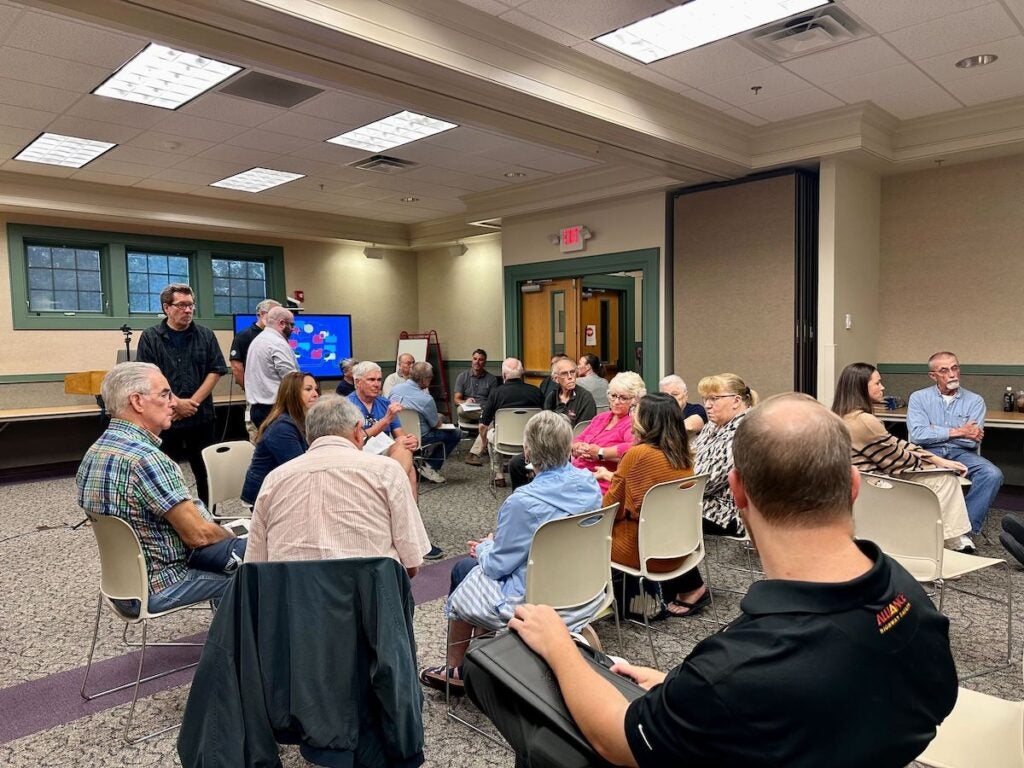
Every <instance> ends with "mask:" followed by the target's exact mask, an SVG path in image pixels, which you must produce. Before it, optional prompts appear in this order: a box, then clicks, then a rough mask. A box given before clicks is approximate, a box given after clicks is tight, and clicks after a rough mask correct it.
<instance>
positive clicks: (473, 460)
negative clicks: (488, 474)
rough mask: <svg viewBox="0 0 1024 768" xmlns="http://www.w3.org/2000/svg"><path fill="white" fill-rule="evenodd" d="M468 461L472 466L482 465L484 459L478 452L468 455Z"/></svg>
mask: <svg viewBox="0 0 1024 768" xmlns="http://www.w3.org/2000/svg"><path fill="white" fill-rule="evenodd" d="M466 463H467V464H469V466H471V467H482V466H483V465H484V460H483V459H482V458H481V457H480V456H479V455H478V454H475V453H471V454H469V456H467V457H466Z"/></svg>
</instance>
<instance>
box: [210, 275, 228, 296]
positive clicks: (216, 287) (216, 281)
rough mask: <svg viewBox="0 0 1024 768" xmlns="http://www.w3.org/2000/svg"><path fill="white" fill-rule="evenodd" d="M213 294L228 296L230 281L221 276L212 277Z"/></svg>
mask: <svg viewBox="0 0 1024 768" xmlns="http://www.w3.org/2000/svg"><path fill="white" fill-rule="evenodd" d="M213 295H214V296H230V295H231V281H230V280H228V279H226V278H223V277H215V278H213Z"/></svg>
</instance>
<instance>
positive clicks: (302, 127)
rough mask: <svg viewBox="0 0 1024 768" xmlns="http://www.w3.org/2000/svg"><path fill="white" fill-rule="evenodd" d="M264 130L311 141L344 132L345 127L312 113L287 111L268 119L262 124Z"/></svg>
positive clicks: (321, 139) (324, 139)
mask: <svg viewBox="0 0 1024 768" xmlns="http://www.w3.org/2000/svg"><path fill="white" fill-rule="evenodd" d="M317 98H322V97H319V96H318V97H317ZM260 127H261V128H263V130H265V131H273V132H274V133H283V134H286V135H288V136H299V137H300V138H303V139H310V140H311V141H326V140H327V139H329V138H331V137H332V136H337V135H338V134H339V133H344V132H345V129H344V128H342V127H341V126H339V124H338V123H337V122H334V121H330V120H323V119H321V118H319V117H313V116H312V115H307V114H300V113H299V112H297V111H292V112H287V113H285V114H283V115H281V116H280V117H275V118H274V119H273V120H268V121H267V122H265V123H263V125H262V126H260Z"/></svg>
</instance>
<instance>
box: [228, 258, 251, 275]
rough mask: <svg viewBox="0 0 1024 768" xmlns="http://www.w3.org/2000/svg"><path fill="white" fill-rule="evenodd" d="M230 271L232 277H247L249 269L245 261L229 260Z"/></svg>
mask: <svg viewBox="0 0 1024 768" xmlns="http://www.w3.org/2000/svg"><path fill="white" fill-rule="evenodd" d="M228 268H229V270H230V271H229V273H228V274H230V275H231V276H232V277H245V273H246V271H247V269H246V266H245V262H244V261H229V262H228Z"/></svg>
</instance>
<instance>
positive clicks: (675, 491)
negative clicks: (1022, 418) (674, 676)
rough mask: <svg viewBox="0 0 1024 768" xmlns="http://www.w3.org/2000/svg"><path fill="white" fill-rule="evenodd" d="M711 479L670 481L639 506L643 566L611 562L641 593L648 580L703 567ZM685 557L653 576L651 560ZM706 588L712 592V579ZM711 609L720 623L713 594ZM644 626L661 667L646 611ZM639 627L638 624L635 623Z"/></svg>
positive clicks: (654, 489)
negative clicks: (706, 501) (707, 492)
mask: <svg viewBox="0 0 1024 768" xmlns="http://www.w3.org/2000/svg"><path fill="white" fill-rule="evenodd" d="M707 482H708V476H707V475H706V474H705V475H694V476H693V477H687V478H684V479H682V480H670V481H668V482H666V483H658V484H657V485H653V486H651V487H650V488H649V489H648V491H647V493H646V494H644V500H643V503H642V504H641V505H640V524H639V530H638V532H637V539H638V544H639V549H640V567H639V568H632V567H630V566H628V565H623V564H622V563H616V562H614V561H613V562H612V568H614V569H615V570H616V571H620V572H622V573H625V574H628V575H630V576H635V577H638V578H639V579H640V590H641V592H642V591H643V586H644V582H645V581H668V580H669V579H673V578H675V577H677V576H682V575H683V574H684V573H688V572H690V571H692V570H693V569H694V568H696V567H697V566H698V565H700V563H701V561H702V560H703V559H704V554H705V550H704V530H703V525H702V522H701V504H702V501H703V499H704V486H706V485H707ZM676 558H682V559H683V561H682V563H680V565H679V566H678V567H677V568H675V569H673V570H671V571H668V572H666V573H651V571H650V570H649V568H650V561H651V560H666V559H676ZM622 586H623V600H625V587H626V585H625V582H623V585H622ZM707 588H708V591H709V593H710V592H711V581H710V576H709V577H708V580H707ZM711 609H712V611H713V612H714V614H715V621H716V622H717V621H718V608H717V607H716V606H715V598H714V595H712V596H711ZM643 616H644V620H643V626H644V627H645V628H646V629H647V641H648V643H649V644H650V646H651V656H652V658H653V659H654V666H655V667H657V666H658V652H657V651H656V650H655V648H654V637H653V635H652V634H651V623H650V621H649V620H648V618H647V612H646V611H644V612H643ZM633 623H635V624H640V622H638V621H633Z"/></svg>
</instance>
